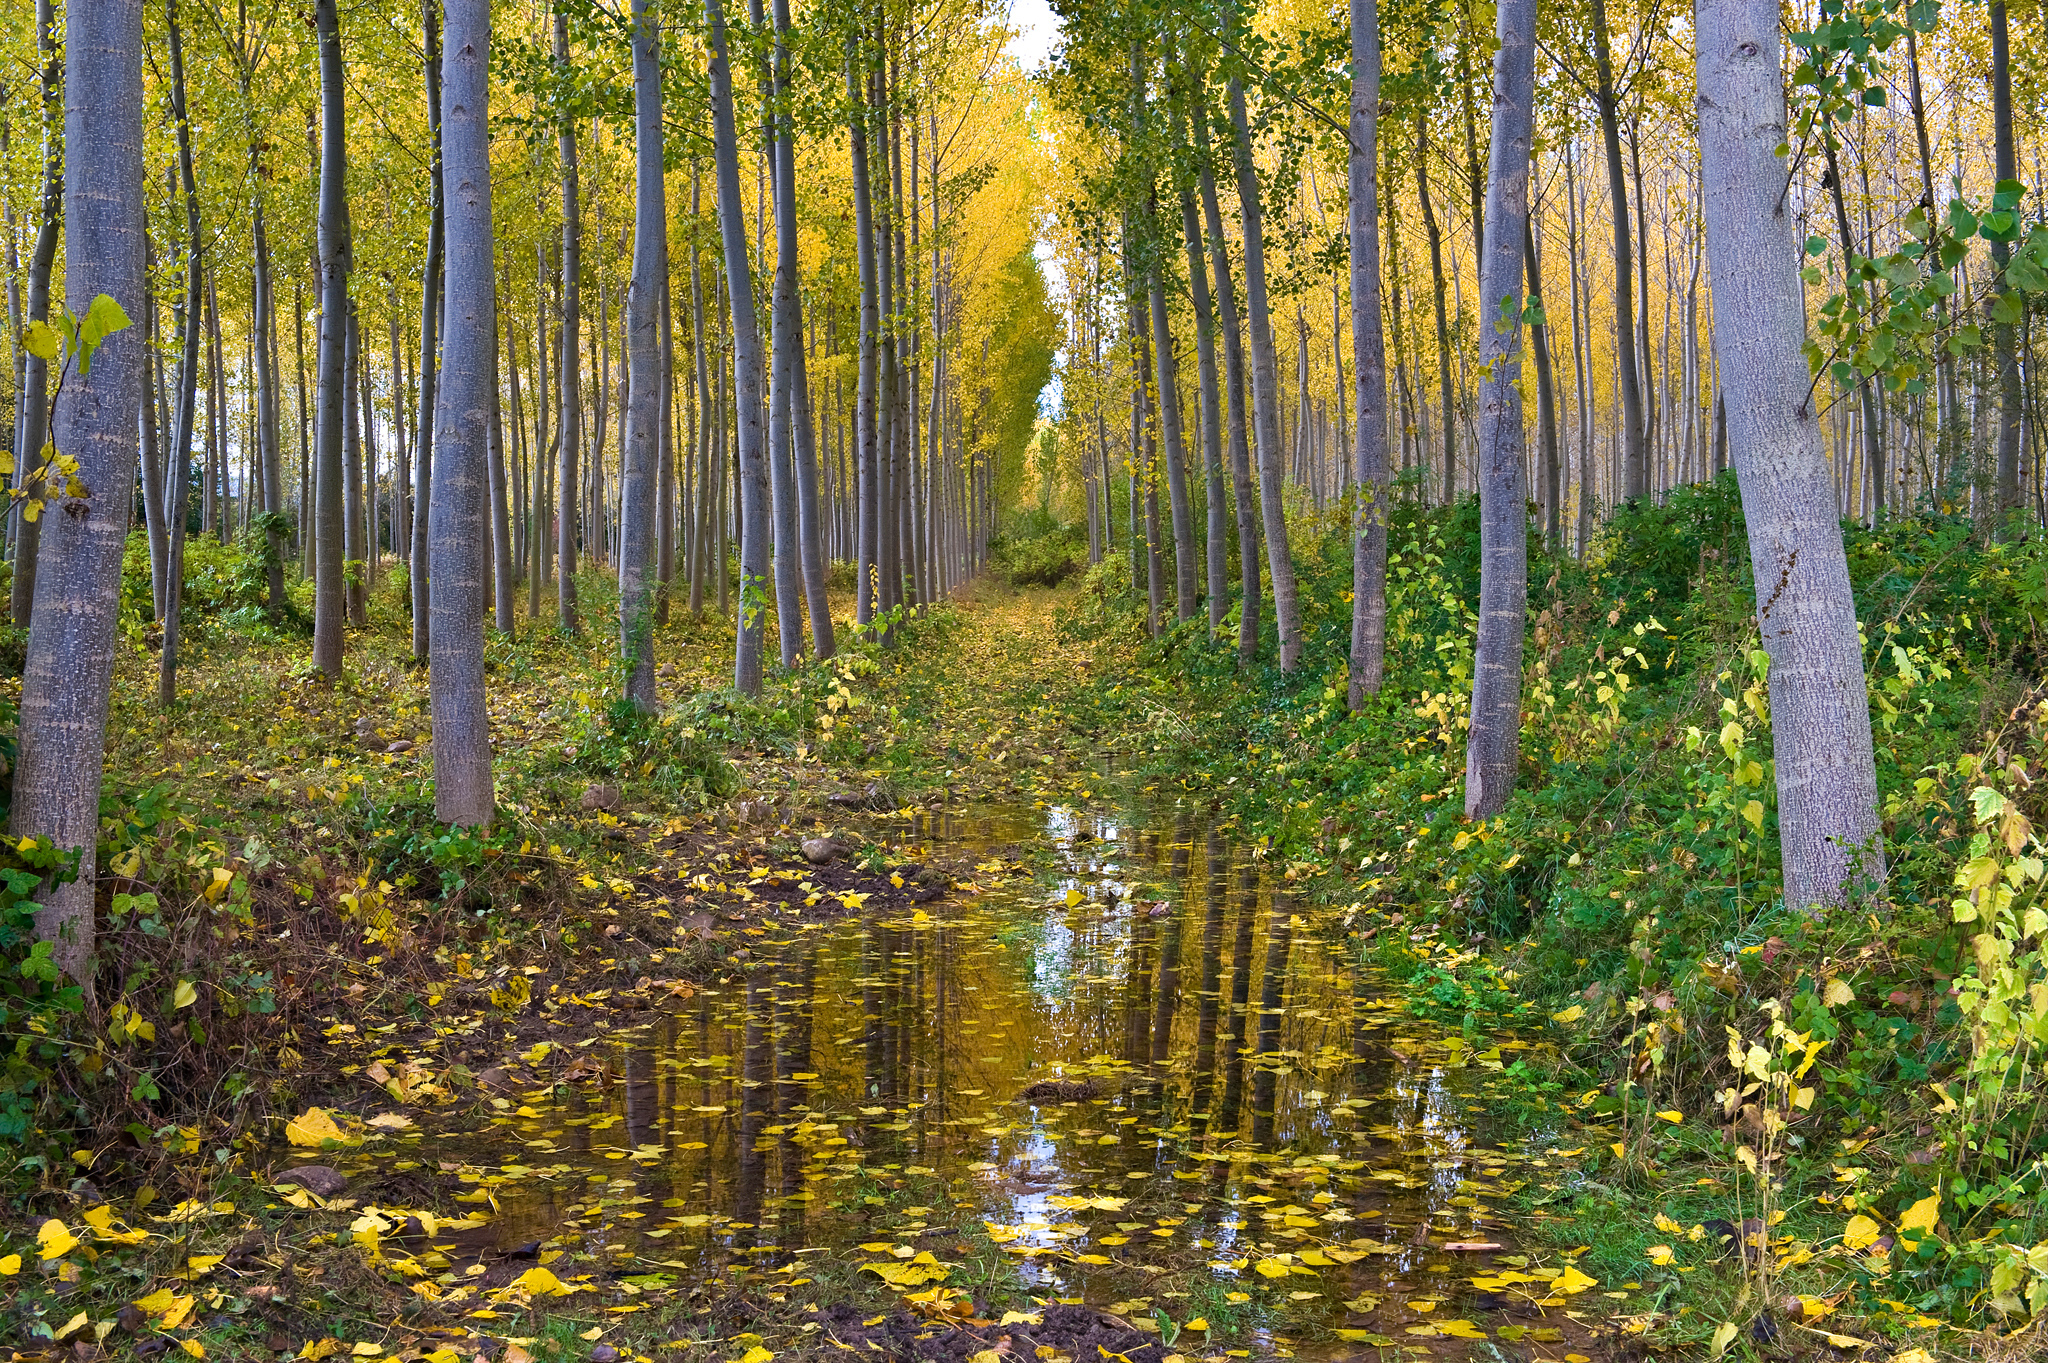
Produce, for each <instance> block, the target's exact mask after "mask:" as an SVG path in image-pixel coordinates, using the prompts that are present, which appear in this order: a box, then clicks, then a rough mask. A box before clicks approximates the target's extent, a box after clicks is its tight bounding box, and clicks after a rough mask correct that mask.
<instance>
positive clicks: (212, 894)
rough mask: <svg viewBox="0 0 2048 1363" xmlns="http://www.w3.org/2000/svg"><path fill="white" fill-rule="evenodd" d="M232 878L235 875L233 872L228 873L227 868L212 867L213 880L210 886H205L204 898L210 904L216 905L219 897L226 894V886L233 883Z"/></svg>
mask: <svg viewBox="0 0 2048 1363" xmlns="http://www.w3.org/2000/svg"><path fill="white" fill-rule="evenodd" d="M234 878H235V873H234V872H233V871H230V870H229V869H228V868H227V867H225V866H216V867H214V868H213V880H212V882H211V883H210V884H208V885H207V887H206V890H205V894H206V897H207V898H208V899H209V900H211V901H212V902H214V903H216V904H218V903H219V902H220V900H221V897H222V896H223V895H225V894H226V893H227V892H228V886H229V885H230V884H231V883H233V881H234Z"/></svg>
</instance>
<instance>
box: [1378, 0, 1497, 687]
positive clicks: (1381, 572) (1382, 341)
mask: <svg viewBox="0 0 2048 1363" xmlns="http://www.w3.org/2000/svg"><path fill="white" fill-rule="evenodd" d="M1529 2H1530V3H1533V0H1529ZM1379 109H1380V18H1379V4H1378V0H1351V109H1350V147H1349V161H1348V167H1347V169H1348V172H1349V196H1350V207H1349V218H1350V221H1349V228H1350V237H1351V241H1350V247H1351V358H1352V367H1353V369H1354V371H1355V372H1354V374H1353V376H1352V381H1353V383H1354V384H1355V385H1356V387H1355V392H1354V403H1355V405H1356V407H1357V421H1358V427H1357V431H1356V434H1355V435H1354V437H1353V441H1352V454H1353V457H1354V458H1355V459H1356V460H1357V473H1356V478H1357V484H1358V497H1357V507H1356V509H1355V510H1354V512H1353V513H1352V542H1351V672H1350V686H1349V689H1348V693H1347V695H1346V702H1347V704H1348V705H1349V706H1350V708H1351V709H1352V710H1353V711H1356V710H1358V709H1360V708H1362V707H1363V706H1364V704H1365V698H1366V697H1367V696H1368V695H1376V694H1378V692H1379V689H1380V686H1381V684H1382V683H1383V682H1384V681H1385V680H1386V671H1387V341H1386V334H1385V331H1384V329H1383V326H1382V323H1381V320H1380V237H1379V194H1380V191H1379ZM1495 221H1496V222H1497V221H1499V219H1498V218H1496V219H1495Z"/></svg>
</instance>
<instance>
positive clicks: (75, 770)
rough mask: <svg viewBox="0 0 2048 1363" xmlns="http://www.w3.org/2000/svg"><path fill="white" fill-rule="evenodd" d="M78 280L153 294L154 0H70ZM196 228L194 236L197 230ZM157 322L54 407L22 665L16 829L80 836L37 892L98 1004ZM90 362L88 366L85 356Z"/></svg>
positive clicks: (68, 126) (67, 388)
mask: <svg viewBox="0 0 2048 1363" xmlns="http://www.w3.org/2000/svg"><path fill="white" fill-rule="evenodd" d="M64 45H65V50H66V52H67V53H68V54H69V55H68V62H67V69H66V72H65V82H64V91H65V98H64V104H65V110H64V114H65V117H64V124H65V126H64V144H65V146H66V148H68V150H69V155H70V158H71V159H70V166H69V173H68V174H67V175H66V177H65V180H66V185H65V191H66V192H65V195H64V223H65V247H64V264H65V293H66V295H67V296H68V297H69V298H70V299H71V300H72V303H73V306H74V308H76V309H78V310H79V311H81V312H85V313H86V315H87V316H88V317H90V316H91V313H92V312H95V311H99V307H98V305H97V303H94V304H92V305H88V304H87V302H86V300H87V299H89V298H90V299H97V298H98V297H99V296H102V295H103V296H105V297H106V298H108V299H110V300H111V301H112V302H114V303H115V304H116V305H119V306H124V307H139V306H141V303H142V298H143V290H144V279H143V237H144V234H145V231H146V224H145V220H144V209H143V198H142V119H143V112H142V110H143V105H142V6H141V3H140V0H99V3H95V4H72V5H68V6H66V7H65V32H64ZM195 240H196V238H195ZM143 343H144V337H143V334H142V332H141V331H140V330H139V329H138V328H135V327H132V326H128V325H127V324H126V320H125V319H123V322H122V329H121V330H118V331H113V332H112V334H111V335H107V336H106V337H105V338H104V340H103V341H102V342H101V344H100V346H99V347H98V349H97V351H96V352H95V353H94V355H93V357H92V365H91V368H90V370H89V371H86V372H76V373H73V374H72V375H71V376H70V377H69V379H68V380H67V381H66V382H65V383H64V384H63V385H62V389H61V392H60V395H59V398H58V402H57V409H56V414H55V420H54V421H53V423H52V426H53V428H54V429H53V434H54V438H55V442H56V445H57V448H58V449H59V450H60V451H62V452H63V453H64V454H65V455H66V456H67V457H69V458H71V459H74V460H76V461H77V464H78V467H77V472H76V474H75V476H76V478H77V480H78V481H79V482H80V483H82V484H84V494H85V495H83V496H69V495H67V496H64V497H61V498H58V499H56V500H55V501H53V502H52V503H51V505H50V508H49V510H50V512H51V515H50V517H49V534H48V535H47V536H45V537H44V539H43V543H42V558H43V560H44V562H43V563H42V564H41V568H42V571H41V572H40V573H39V574H38V576H37V582H36V601H35V609H34V611H33V613H32V616H31V621H30V626H29V636H28V649H27V655H26V664H25V666H24V668H23V671H22V681H21V718H20V723H19V728H18V730H17V732H18V735H19V739H18V741H19V743H20V752H19V760H18V764H17V766H16V769H15V774H14V805H13V811H12V814H11V816H10V819H11V822H10V825H9V827H10V829H11V830H12V832H13V833H14V834H15V835H17V836H23V837H47V838H49V839H50V840H51V841H52V842H54V843H55V844H56V845H57V846H58V847H61V848H67V849H69V848H76V849H77V850H78V858H79V860H78V874H77V878H76V879H75V880H73V881H71V882H70V883H69V884H64V885H56V886H52V887H51V888H50V889H48V890H46V891H44V892H43V893H42V895H41V896H40V898H41V900H42V903H41V905H40V907H38V908H37V909H36V914H35V919H36V934H37V936H38V937H40V938H41V939H43V940H44V941H47V942H50V943H51V944H52V945H53V947H54V952H53V959H54V960H55V962H56V964H57V966H58V968H60V969H61V970H63V971H64V973H65V974H67V975H69V976H70V977H71V978H72V979H73V980H74V981H76V982H77V983H78V985H79V986H80V987H81V989H82V990H83V992H84V995H85V1000H86V1006H87V1008H88V1010H90V1009H91V1008H92V1007H93V1001H94V990H93V880H94V872H95V866H94V848H95V844H96V842H97V841H98V836H99V814H100V780H101V771H102V768H103V766H104V765H105V754H106V728H107V705H108V699H109V695H110V693H111V691H112V687H113V670H114V632H115V625H116V623H117V620H118V616H119V613H120V610H119V606H120V595H121V591H120V588H121V553H122V549H123V547H124V545H125V544H126V542H127V538H128V521H129V506H130V501H131V499H132V498H133V496H134V492H133V489H134V486H135V459H136V440H137V431H138V423H139V419H140V417H141V404H142V389H143V375H144V373H145V370H146V365H145V358H146V357H145V356H144V354H143ZM81 369H83V367H82V366H81Z"/></svg>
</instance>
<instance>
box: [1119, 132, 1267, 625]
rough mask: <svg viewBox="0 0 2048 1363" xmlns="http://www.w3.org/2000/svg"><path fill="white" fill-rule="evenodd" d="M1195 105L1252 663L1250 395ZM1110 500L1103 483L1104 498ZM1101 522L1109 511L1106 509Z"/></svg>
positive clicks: (1254, 528)
mask: <svg viewBox="0 0 2048 1363" xmlns="http://www.w3.org/2000/svg"><path fill="white" fill-rule="evenodd" d="M1191 102H1192V103H1193V105H1194V116H1195V118H1194V134H1195V165H1196V184H1197V186H1198V187H1199V189H1200V190H1201V194H1202V218H1203V221H1204V223H1205V224H1206V226H1207V227H1208V229H1209V258H1210V261H1211V263H1212V265H1213V267H1214V269H1215V273H1216V317H1217V321H1218V322H1219V323H1220V324H1221V326H1222V328H1223V382H1224V386H1225V387H1226V388H1228V389H1229V392H1228V394H1227V396H1228V398H1229V400H1230V491H1231V496H1232V498H1233V499H1234V500H1235V502H1236V504H1237V564H1238V578H1239V583H1238V620H1237V656H1238V658H1239V659H1240V660H1241V661H1243V662H1250V661H1251V660H1252V657H1253V656H1254V655H1255V654H1256V653H1257V652H1258V649H1259V596H1260V586H1259V519H1258V516H1259V513H1258V507H1257V505H1256V504H1255V502H1254V500H1253V496H1254V494H1253V492H1252V472H1251V437H1250V432H1249V430H1248V429H1247V422H1246V415H1247V414H1246V411H1245V406H1246V403H1245V395H1246V394H1247V393H1248V392H1250V391H1251V389H1250V384H1249V382H1248V381H1247V378H1246V376H1245V372H1244V332H1243V330H1242V328H1241V327H1240V326H1239V324H1238V317H1237V289H1236V286H1235V285H1234V284H1233V283H1232V282H1231V278H1230V239H1229V238H1228V237H1226V236H1224V234H1223V210H1222V207H1221V205H1220V204H1219V203H1218V202H1217V199H1216V176H1215V172H1214V170H1213V169H1212V167H1211V164H1210V154H1209V116H1208V110H1207V109H1206V108H1205V107H1204V103H1203V100H1202V99H1201V97H1200V96H1199V94H1198V95H1197V97H1196V98H1195V99H1194V100H1193V101H1191ZM1108 496H1109V492H1108V484H1107V482H1105V483H1104V485H1103V498H1104V501H1105V503H1107V500H1108ZM1103 510H1104V516H1105V519H1106V518H1107V515H1108V507H1107V505H1106V504H1105V506H1104V508H1103Z"/></svg>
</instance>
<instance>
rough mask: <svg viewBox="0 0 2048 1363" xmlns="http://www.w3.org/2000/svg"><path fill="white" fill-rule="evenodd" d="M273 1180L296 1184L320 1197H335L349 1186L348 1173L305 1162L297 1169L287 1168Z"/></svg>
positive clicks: (274, 1181)
mask: <svg viewBox="0 0 2048 1363" xmlns="http://www.w3.org/2000/svg"><path fill="white" fill-rule="evenodd" d="M271 1182H273V1183H278V1184H285V1183H291V1184H296V1185H298V1186H299V1187H301V1188H304V1189H305V1190H306V1191H307V1192H309V1193H313V1194H315V1195H316V1196H319V1197H333V1196H334V1195H335V1194H336V1193H338V1192H340V1191H341V1190H342V1189H344V1188H346V1187H348V1177H347V1175H345V1174H343V1173H342V1172H341V1171H340V1170H339V1169H330V1168H328V1167H327V1166H326V1165H324V1164H305V1165H301V1166H299V1167H298V1168H296V1169H287V1170H285V1171H284V1172H283V1173H281V1174H279V1175H278V1176H277V1177H276V1178H274V1179H272V1180H271Z"/></svg>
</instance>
